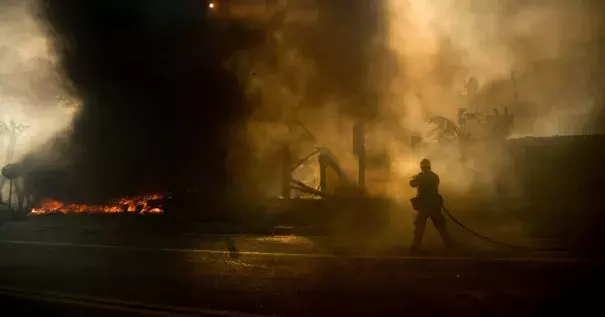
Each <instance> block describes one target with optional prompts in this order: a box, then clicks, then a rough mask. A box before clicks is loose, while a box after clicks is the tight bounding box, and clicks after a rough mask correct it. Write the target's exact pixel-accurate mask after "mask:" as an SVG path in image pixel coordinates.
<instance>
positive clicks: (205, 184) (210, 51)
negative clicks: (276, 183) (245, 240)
mask: <svg viewBox="0 0 605 317" xmlns="http://www.w3.org/2000/svg"><path fill="white" fill-rule="evenodd" d="M38 4H39V10H40V12H41V15H40V16H41V17H42V18H43V20H44V21H45V25H46V26H47V29H48V31H47V32H48V34H50V36H51V42H52V44H53V46H54V47H55V48H56V50H57V52H58V57H59V58H58V63H59V64H60V65H61V69H62V71H63V72H62V73H63V74H64V75H65V78H66V79H67V80H68V81H69V83H70V84H71V86H72V87H73V90H74V92H75V94H76V95H77V96H78V97H79V98H80V99H81V100H82V110H81V112H80V114H79V115H78V117H77V118H76V120H75V122H74V126H73V131H72V133H71V135H70V153H69V155H70V157H71V159H72V164H71V165H70V166H69V168H68V170H67V172H68V173H67V174H68V175H67V176H65V179H66V180H65V181H64V186H63V188H65V190H64V191H63V193H62V194H63V197H58V198H63V199H81V200H84V199H86V200H94V199H106V198H107V197H115V196H121V195H128V194H135V193H136V194H138V193H149V192H155V191H159V192H164V191H169V190H177V189H179V188H185V187H197V188H199V189H200V190H201V191H202V192H204V193H206V194H208V195H210V196H217V195H218V194H222V193H224V192H225V191H226V188H227V187H229V186H230V185H231V184H230V182H229V179H230V177H229V172H228V169H227V166H226V164H227V161H228V147H229V144H230V143H231V139H232V138H233V137H234V135H236V133H233V130H232V127H234V126H237V122H238V120H240V118H241V117H245V115H246V111H245V108H244V107H243V103H242V99H241V97H240V96H241V91H240V87H239V85H238V83H237V81H236V80H235V79H234V78H233V76H232V75H231V74H230V73H229V72H227V71H226V70H224V68H223V63H222V62H223V60H224V59H225V58H227V57H228V56H229V54H230V53H231V52H232V50H234V49H240V48H241V47H240V46H241V45H242V43H244V44H245V43H247V41H245V40H244V38H243V37H242V36H240V39H242V41H239V42H238V43H237V45H239V46H237V45H235V44H234V41H228V39H229V38H230V37H229V36H225V33H221V32H225V30H224V29H222V28H220V27H217V28H211V27H209V25H210V24H209V21H208V19H207V16H208V12H207V3H206V2H205V1H190V0H175V1H145V0H136V1H120V0H103V1H79V0H73V1H64V0H58V1H54V0H40V1H38ZM251 40H253V38H252V39H251ZM240 42H241V43H240ZM57 195H58V194H57Z"/></svg>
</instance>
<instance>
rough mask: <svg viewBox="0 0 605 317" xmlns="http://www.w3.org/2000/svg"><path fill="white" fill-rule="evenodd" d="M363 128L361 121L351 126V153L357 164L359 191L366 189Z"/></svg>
mask: <svg viewBox="0 0 605 317" xmlns="http://www.w3.org/2000/svg"><path fill="white" fill-rule="evenodd" d="M365 143H366V142H365V126H364V123H363V122H362V121H359V122H357V123H355V125H354V126H353V153H354V154H355V156H357V160H358V162H359V176H358V181H359V189H360V190H362V191H363V190H364V189H365V187H366V149H365V147H366V144H365Z"/></svg>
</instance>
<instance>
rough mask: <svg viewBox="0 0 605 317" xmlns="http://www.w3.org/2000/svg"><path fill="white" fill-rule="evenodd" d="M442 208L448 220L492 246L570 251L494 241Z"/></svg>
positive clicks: (527, 249)
mask: <svg viewBox="0 0 605 317" xmlns="http://www.w3.org/2000/svg"><path fill="white" fill-rule="evenodd" d="M441 208H442V209H443V211H444V212H445V214H446V215H447V216H448V218H450V219H451V220H452V221H453V222H454V223H455V224H457V225H458V226H460V227H461V228H462V229H464V230H465V231H467V232H468V233H470V234H472V235H474V236H475V237H478V238H480V239H482V240H485V241H488V242H490V243H492V244H496V245H500V246H504V247H507V248H511V249H521V250H526V251H568V249H563V248H532V247H529V246H522V245H514V244H509V243H506V242H502V241H498V240H495V239H492V238H490V237H487V236H484V235H482V234H480V233H478V232H477V231H475V230H473V229H471V228H469V227H467V226H465V225H464V224H463V223H461V222H460V221H459V220H458V219H456V217H454V216H453V215H452V213H451V212H450V211H449V210H448V209H447V208H445V205H442V206H441Z"/></svg>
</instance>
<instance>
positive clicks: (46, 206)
mask: <svg viewBox="0 0 605 317" xmlns="http://www.w3.org/2000/svg"><path fill="white" fill-rule="evenodd" d="M162 198H164V195H160V194H153V195H143V196H135V197H124V198H120V199H118V200H116V201H112V202H110V203H109V204H108V205H85V204H65V203H62V202H60V201H56V200H52V199H47V200H44V201H43V202H42V204H41V205H40V207H38V208H33V209H32V211H31V212H30V214H31V215H43V214H49V213H62V214H71V213H76V214H81V213H82V214H97V213H106V214H117V213H123V212H127V213H139V214H161V213H163V212H164V210H163V209H162V206H161V205H159V206H157V207H151V206H149V204H148V203H149V201H153V200H159V199H162Z"/></svg>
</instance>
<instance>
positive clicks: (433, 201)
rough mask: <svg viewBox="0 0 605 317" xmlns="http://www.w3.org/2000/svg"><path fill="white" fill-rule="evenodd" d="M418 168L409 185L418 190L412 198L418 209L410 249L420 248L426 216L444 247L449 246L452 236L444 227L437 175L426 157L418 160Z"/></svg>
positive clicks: (441, 199) (416, 249)
mask: <svg viewBox="0 0 605 317" xmlns="http://www.w3.org/2000/svg"><path fill="white" fill-rule="evenodd" d="M420 169H421V172H420V173H418V174H417V175H416V176H414V177H413V178H412V180H410V186H411V187H413V188H416V189H417V190H418V194H417V195H416V197H414V198H412V206H413V207H414V210H417V211H418V213H417V214H416V219H415V220H414V241H413V243H412V251H418V250H420V247H421V244H422V236H423V235H424V230H425V228H426V221H427V219H428V218H431V220H432V221H433V224H434V225H435V228H436V229H437V232H439V235H440V236H441V239H442V240H443V243H444V244H445V247H446V248H450V247H452V238H451V236H450V234H449V232H448V231H447V229H446V227H445V217H444V216H443V214H442V213H441V209H442V207H443V197H441V195H440V194H439V175H437V174H436V173H435V172H433V171H432V170H431V162H430V161H429V160H428V159H423V160H422V161H421V162H420Z"/></svg>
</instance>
